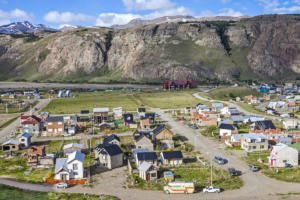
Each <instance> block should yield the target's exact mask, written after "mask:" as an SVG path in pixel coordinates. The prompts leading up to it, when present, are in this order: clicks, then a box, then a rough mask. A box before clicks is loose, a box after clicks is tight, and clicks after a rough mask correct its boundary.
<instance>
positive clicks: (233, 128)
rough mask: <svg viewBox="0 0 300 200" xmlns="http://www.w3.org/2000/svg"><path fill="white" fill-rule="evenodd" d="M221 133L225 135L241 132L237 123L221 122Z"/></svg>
mask: <svg viewBox="0 0 300 200" xmlns="http://www.w3.org/2000/svg"><path fill="white" fill-rule="evenodd" d="M219 129H220V133H219V135H220V136H221V137H223V136H231V135H233V134H237V133H239V130H238V129H239V127H238V125H237V124H221V125H220V127H219Z"/></svg>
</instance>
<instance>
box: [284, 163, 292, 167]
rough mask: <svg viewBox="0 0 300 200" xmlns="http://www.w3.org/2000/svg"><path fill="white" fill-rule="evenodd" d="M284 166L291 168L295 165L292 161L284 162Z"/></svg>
mask: <svg viewBox="0 0 300 200" xmlns="http://www.w3.org/2000/svg"><path fill="white" fill-rule="evenodd" d="M284 167H286V168H291V167H293V165H291V164H290V163H285V164H284Z"/></svg>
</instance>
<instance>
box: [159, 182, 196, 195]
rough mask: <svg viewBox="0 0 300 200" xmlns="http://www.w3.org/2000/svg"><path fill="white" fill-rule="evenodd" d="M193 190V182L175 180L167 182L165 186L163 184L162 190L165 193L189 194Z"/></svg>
mask: <svg viewBox="0 0 300 200" xmlns="http://www.w3.org/2000/svg"><path fill="white" fill-rule="evenodd" d="M194 191H195V184H194V183H193V182H183V181H175V182H169V184H168V185H167V186H164V192H165V193H166V194H176V193H177V194H180V193H184V194H191V193H194Z"/></svg>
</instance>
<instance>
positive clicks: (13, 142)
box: [1, 138, 20, 152]
mask: <svg viewBox="0 0 300 200" xmlns="http://www.w3.org/2000/svg"><path fill="white" fill-rule="evenodd" d="M19 144H20V143H19V141H18V140H17V139H15V138H11V139H6V140H5V141H4V142H3V144H2V145H1V149H2V151H4V152H10V151H18V150H19Z"/></svg>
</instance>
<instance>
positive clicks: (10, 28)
mask: <svg viewBox="0 0 300 200" xmlns="http://www.w3.org/2000/svg"><path fill="white" fill-rule="evenodd" d="M35 31H53V32H57V31H58V30H56V29H53V28H50V27H49V26H46V25H43V24H37V25H34V24H32V23H30V22H28V21H24V22H14V23H11V24H7V25H2V26H0V33H4V34H17V33H33V32H35Z"/></svg>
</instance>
